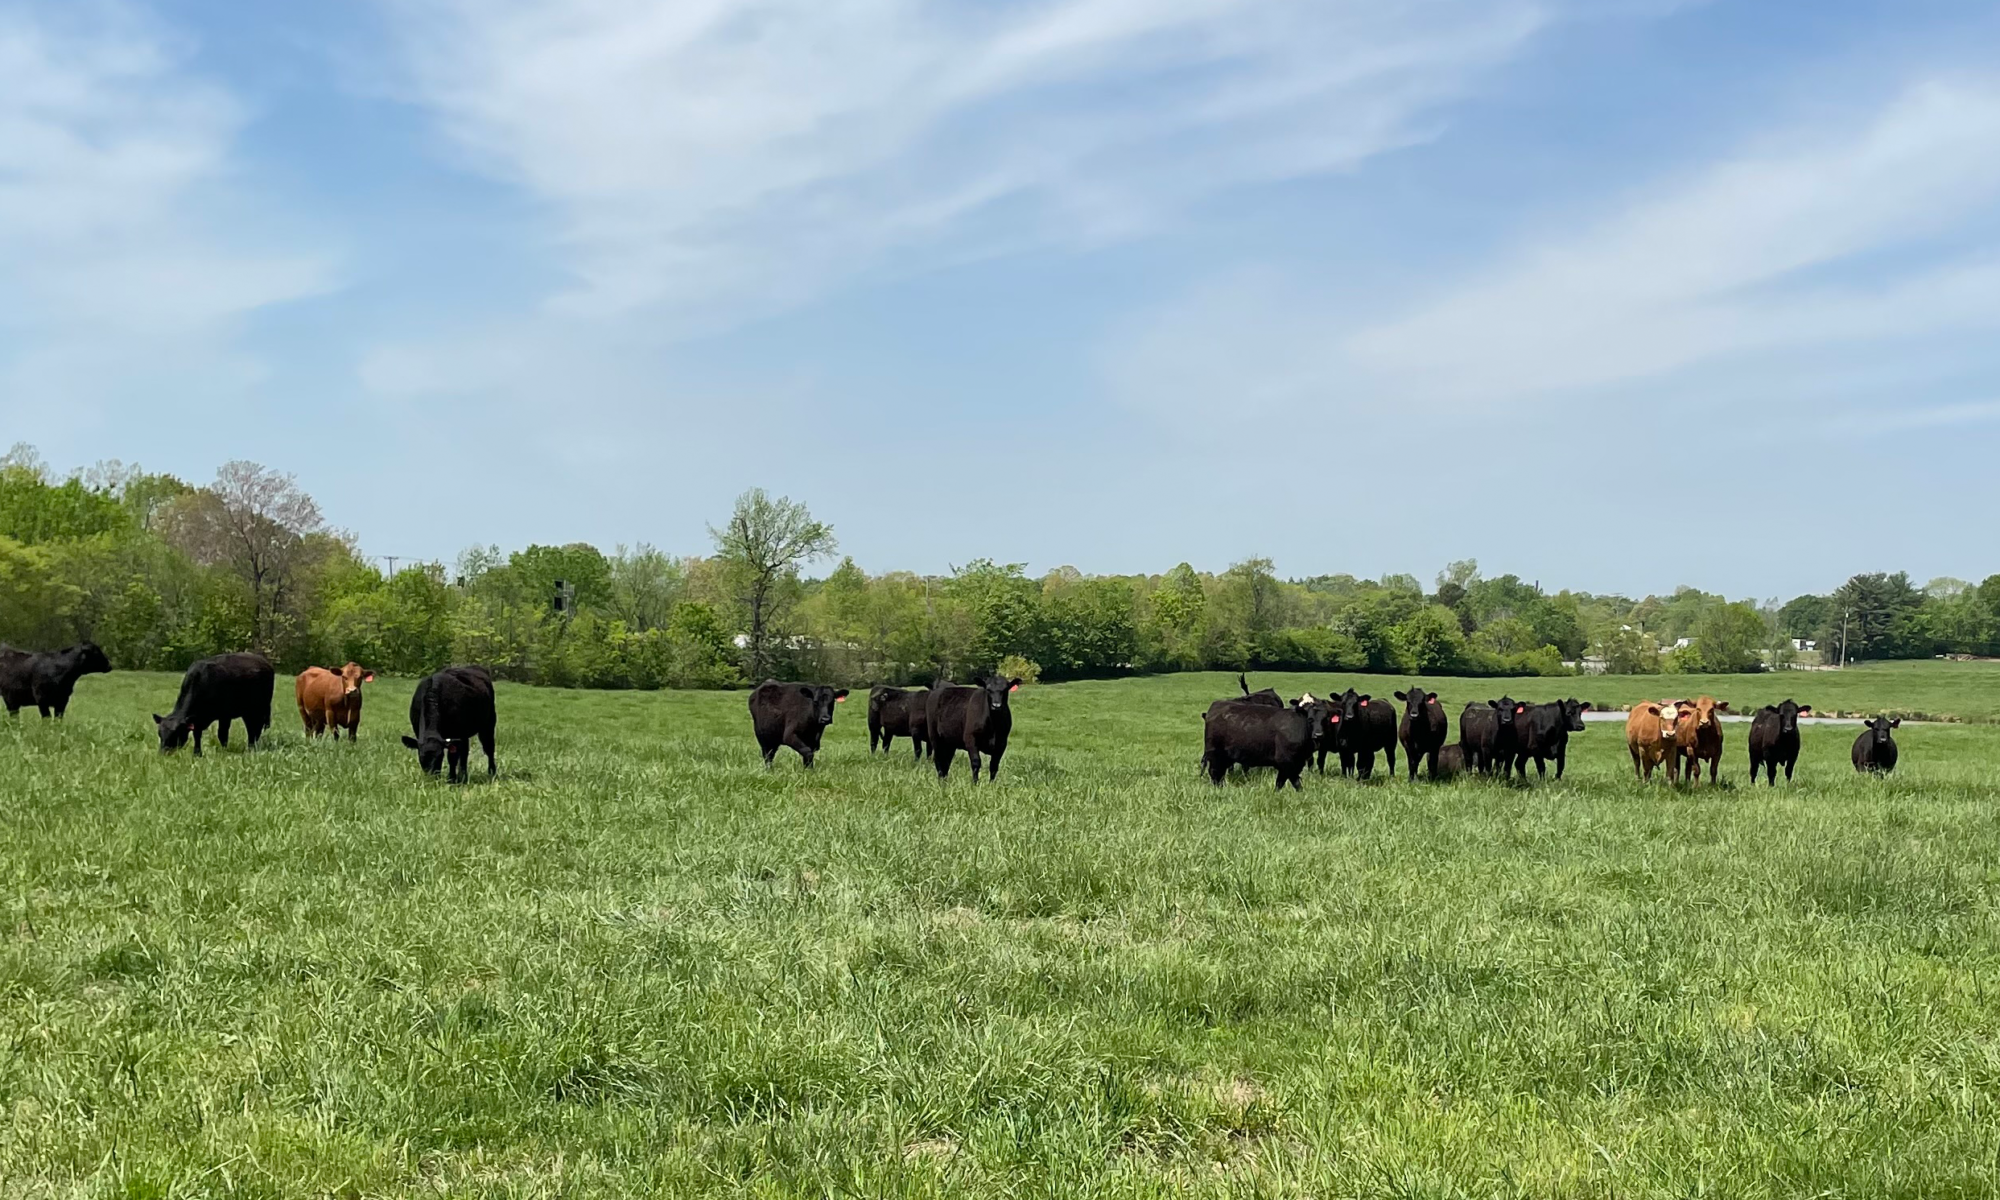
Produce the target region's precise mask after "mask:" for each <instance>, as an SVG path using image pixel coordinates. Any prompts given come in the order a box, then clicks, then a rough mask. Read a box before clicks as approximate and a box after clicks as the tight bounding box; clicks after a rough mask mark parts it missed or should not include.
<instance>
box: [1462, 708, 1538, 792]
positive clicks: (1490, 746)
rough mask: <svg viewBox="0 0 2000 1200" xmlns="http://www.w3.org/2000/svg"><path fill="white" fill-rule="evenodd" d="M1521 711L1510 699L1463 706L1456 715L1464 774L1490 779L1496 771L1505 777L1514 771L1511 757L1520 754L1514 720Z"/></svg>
mask: <svg viewBox="0 0 2000 1200" xmlns="http://www.w3.org/2000/svg"><path fill="white" fill-rule="evenodd" d="M1523 707H1524V706H1523V705H1521V704H1518V703H1516V702H1515V701H1514V699H1513V697H1511V696H1502V697H1501V698H1500V699H1498V700H1488V701H1487V702H1486V703H1484V704H1480V703H1477V702H1474V703H1472V704H1468V705H1466V706H1465V711H1464V712H1462V713H1460V714H1459V715H1458V744H1459V745H1460V746H1463V747H1464V748H1465V766H1466V769H1467V770H1470V771H1478V772H1479V773H1480V774H1482V775H1491V774H1493V772H1494V771H1496V770H1497V771H1500V772H1502V773H1503V774H1504V773H1506V772H1507V771H1508V770H1510V769H1511V768H1512V767H1513V765H1514V755H1515V754H1517V753H1518V752H1519V750H1520V742H1519V740H1518V739H1517V738H1516V736H1515V730H1514V718H1515V716H1516V715H1518V714H1519V713H1520V711H1521V709H1522V708H1523Z"/></svg>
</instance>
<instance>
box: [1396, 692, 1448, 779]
mask: <svg viewBox="0 0 2000 1200" xmlns="http://www.w3.org/2000/svg"><path fill="white" fill-rule="evenodd" d="M1396 699H1398V700H1401V701H1402V702H1403V719H1402V722H1401V723H1400V724H1398V725H1397V726H1396V740H1397V741H1400V742H1402V743H1403V754H1404V756H1405V757H1406V758H1408V759H1409V761H1410V778H1411V779H1415V778H1416V777H1417V760H1418V759H1420V758H1427V759H1429V760H1430V771H1431V776H1432V778H1436V777H1437V771H1438V751H1439V750H1441V749H1443V748H1444V739H1445V733H1446V730H1445V717H1444V705H1442V704H1440V703H1438V694H1437V693H1436V692H1427V691H1425V690H1424V689H1422V688H1420V687H1411V688H1410V689H1409V690H1408V691H1406V692H1397V693H1396ZM1390 769H1391V770H1393V769H1394V768H1393V767H1392V768H1390Z"/></svg>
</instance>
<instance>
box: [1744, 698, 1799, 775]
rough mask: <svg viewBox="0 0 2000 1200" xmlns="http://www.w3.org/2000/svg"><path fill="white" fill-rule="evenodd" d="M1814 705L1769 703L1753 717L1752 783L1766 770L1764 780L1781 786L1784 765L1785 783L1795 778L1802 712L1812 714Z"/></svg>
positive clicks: (1790, 702) (1787, 702)
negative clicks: (1794, 769) (1779, 779)
mask: <svg viewBox="0 0 2000 1200" xmlns="http://www.w3.org/2000/svg"><path fill="white" fill-rule="evenodd" d="M1811 712H1812V705H1810V704H1795V703H1793V702H1792V701H1790V700H1785V701H1784V702H1782V703H1779V704H1766V705H1765V706H1764V707H1762V708H1760V709H1758V710H1757V711H1756V712H1755V713H1752V714H1751V716H1750V782H1751V783H1755V782H1757V772H1758V771H1759V770H1762V771H1763V772H1764V782H1766V783H1768V784H1770V785H1771V786H1772V787H1776V786H1778V768H1779V767H1780V766H1783V767H1784V768H1785V782H1786V783H1790V782H1791V781H1792V768H1793V767H1795V766H1797V765H1798V761H1799V714H1801V713H1811Z"/></svg>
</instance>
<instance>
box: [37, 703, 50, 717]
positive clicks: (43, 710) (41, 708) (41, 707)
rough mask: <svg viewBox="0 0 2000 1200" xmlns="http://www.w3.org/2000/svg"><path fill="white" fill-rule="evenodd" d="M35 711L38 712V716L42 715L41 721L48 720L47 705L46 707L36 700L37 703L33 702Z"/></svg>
mask: <svg viewBox="0 0 2000 1200" xmlns="http://www.w3.org/2000/svg"><path fill="white" fill-rule="evenodd" d="M35 711H36V712H38V713H40V714H42V719H43V720H44V721H46V720H48V719H49V706H48V705H46V704H43V703H42V702H41V701H39V700H37V701H36V702H35Z"/></svg>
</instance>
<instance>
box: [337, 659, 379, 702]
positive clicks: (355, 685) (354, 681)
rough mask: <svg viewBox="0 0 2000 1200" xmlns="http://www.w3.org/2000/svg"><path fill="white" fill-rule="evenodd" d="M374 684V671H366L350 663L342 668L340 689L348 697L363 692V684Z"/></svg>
mask: <svg viewBox="0 0 2000 1200" xmlns="http://www.w3.org/2000/svg"><path fill="white" fill-rule="evenodd" d="M373 682H375V672H373V671H364V670H362V669H361V668H360V667H359V666H357V665H356V664H354V663H348V664H347V665H346V666H344V667H342V668H340V689H341V691H342V692H343V693H345V694H346V695H349V696H352V695H353V694H354V693H356V692H358V691H360V690H361V685H362V684H364V683H373Z"/></svg>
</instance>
